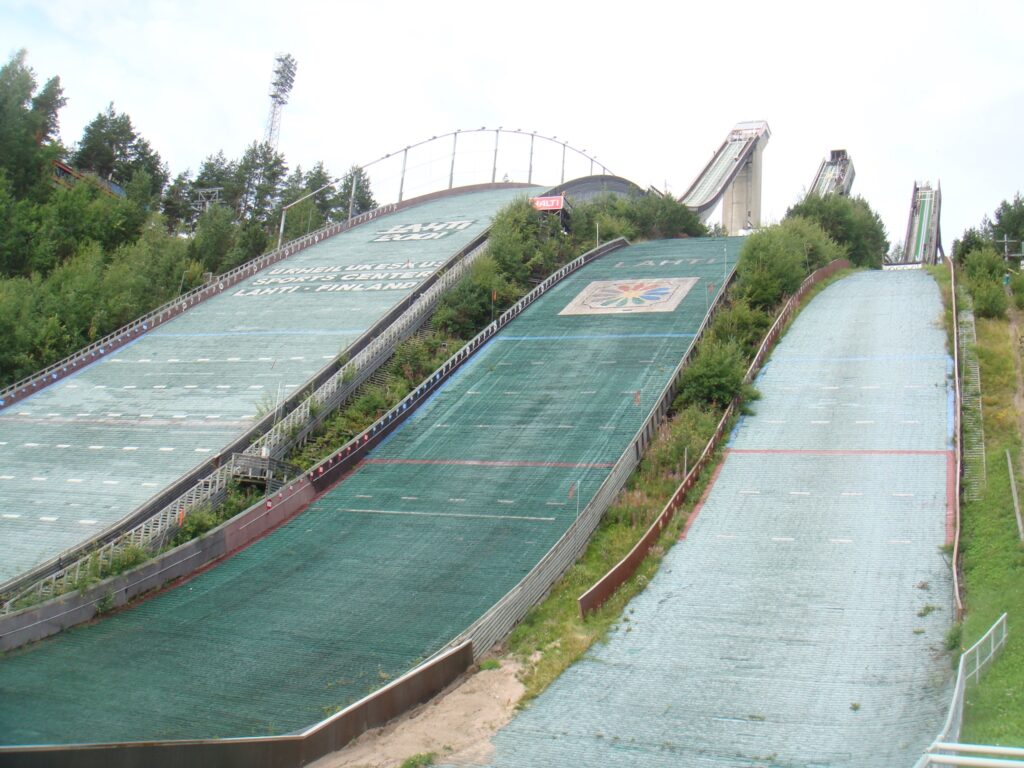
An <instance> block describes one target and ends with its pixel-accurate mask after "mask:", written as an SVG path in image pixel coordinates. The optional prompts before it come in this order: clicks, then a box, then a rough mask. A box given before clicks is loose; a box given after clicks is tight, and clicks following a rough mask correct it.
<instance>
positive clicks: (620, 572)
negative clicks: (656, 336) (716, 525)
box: [576, 259, 850, 616]
mask: <svg viewBox="0 0 1024 768" xmlns="http://www.w3.org/2000/svg"><path fill="white" fill-rule="evenodd" d="M849 266H850V262H849V261H847V260H846V259H838V260H836V261H833V262H831V263H830V264H827V265H826V266H824V267H821V268H819V269H818V270H816V271H815V272H813V273H811V274H810V275H808V276H807V277H806V278H805V279H804V281H803V283H801V285H800V287H799V288H798V289H797V291H796V293H794V294H793V295H792V296H791V297H790V298H789V301H787V302H786V305H785V306H784V307H783V308H782V310H781V311H780V312H779V314H778V316H777V317H776V318H775V322H774V323H772V326H771V328H769V329H768V332H767V333H765V336H764V339H763V340H762V341H761V345H760V346H759V347H758V350H757V352H756V353H755V355H754V358H753V360H751V362H750V365H749V367H748V368H747V371H746V374H745V375H744V377H743V381H744V383H747V384H749V383H750V382H751V381H753V379H754V374H755V373H756V372H757V370H758V369H759V368H760V367H761V364H762V363H763V362H764V359H765V358H766V357H767V356H768V353H769V351H771V348H772V345H773V344H774V343H775V341H776V340H777V339H778V337H779V335H780V334H781V332H782V327H783V326H784V325H785V323H786V322H788V320H789V318H790V317H792V315H793V313H794V312H795V311H796V308H797V306H798V305H799V302H800V301H801V300H802V299H803V297H804V296H805V295H806V294H807V292H808V291H809V290H810V289H811V288H812V287H813V286H814V285H816V284H817V283H819V282H821V281H822V280H824V279H826V278H828V277H831V276H832V275H833V274H835V273H836V272H838V271H839V270H840V269H845V268H847V267H849ZM734 271H735V270H734ZM723 295H724V291H723ZM709 319H710V315H709V316H708V317H706V318H705V319H704V322H705V323H707V322H708V320H709ZM703 327H704V326H703V325H702V326H701V330H702V331H703ZM698 338H700V336H699V335H698ZM694 346H696V344H695V345H694ZM684 362H685V358H684ZM737 407H738V400H733V402H731V403H730V404H729V406H728V407H727V408H726V409H725V413H723V414H722V418H721V419H719V421H718V425H717V426H716V427H715V431H714V433H713V434H712V435H711V437H710V438H709V439H708V442H707V444H706V445H705V446H704V450H703V451H702V452H701V455H700V458H698V459H697V461H696V462H695V463H694V465H693V467H692V468H691V469H690V471H689V472H687V474H686V477H684V478H683V480H682V482H681V483H680V484H679V486H678V487H677V488H676V490H675V492H674V493H673V494H672V496H671V498H669V500H668V502H667V503H666V504H665V506H664V508H663V509H662V511H661V514H659V515H658V516H657V517H656V518H655V519H654V522H652V523H651V525H650V526H649V527H648V528H647V531H646V532H645V533H644V535H643V536H641V537H640V540H639V541H637V543H636V544H634V545H633V547H632V549H630V551H629V552H628V553H627V554H626V556H625V557H623V558H622V559H621V560H619V562H618V563H616V564H615V565H614V566H612V567H611V568H610V569H609V570H608V572H607V573H605V575H604V576H602V577H601V578H600V579H598V580H597V581H596V582H595V583H594V584H593V585H592V586H591V587H590V589H588V590H587V591H586V592H584V593H583V594H582V595H580V596H579V598H577V601H576V602H577V605H578V606H579V609H580V615H581V616H586V614H587V613H589V612H591V611H596V610H597V609H598V608H600V607H601V606H602V605H603V604H604V603H605V602H606V601H607V600H608V598H610V597H611V596H612V595H614V594H615V592H616V590H618V588H619V587H621V586H622V585H623V584H625V583H626V581H628V580H629V579H630V578H631V577H632V576H633V574H634V573H635V572H636V569H637V568H638V567H639V566H640V563H642V562H643V560H644V558H645V557H646V556H647V553H648V552H649V551H650V550H651V548H652V547H653V546H654V544H655V543H656V542H657V540H658V536H659V535H660V534H661V531H662V530H664V528H665V526H666V525H668V523H669V521H670V520H671V519H672V517H673V516H674V515H675V513H676V512H677V511H678V509H679V507H680V506H682V503H683V499H684V498H685V497H686V494H687V492H689V490H690V489H691V488H692V487H693V486H694V484H696V482H697V478H698V477H699V476H700V473H701V471H703V469H704V467H705V465H706V464H707V462H708V461H709V460H710V458H711V456H712V455H713V453H714V451H715V448H716V447H717V446H718V442H719V441H720V440H721V438H722V437H723V435H724V434H725V427H726V424H728V422H729V419H731V418H732V416H733V414H734V413H735V412H736V408H737Z"/></svg>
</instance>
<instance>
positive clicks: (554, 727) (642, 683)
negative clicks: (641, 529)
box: [490, 271, 956, 768]
mask: <svg viewBox="0 0 1024 768" xmlns="http://www.w3.org/2000/svg"><path fill="white" fill-rule="evenodd" d="M942 311H943V310H942V303H941V300H940V297H939V290H938V287H937V285H936V284H935V281H934V280H933V279H932V278H931V277H930V276H929V275H927V274H926V273H922V272H920V271H907V272H891V273H883V272H871V273H860V274H856V275H853V276H851V277H848V278H846V279H844V280H842V281H840V282H838V283H836V284H833V285H831V286H830V287H828V288H827V289H826V290H825V291H823V292H822V293H821V294H820V295H819V296H818V297H816V298H815V299H814V300H813V301H812V302H811V303H810V304H809V305H808V307H807V308H806V309H805V310H804V311H803V312H802V313H801V314H800V315H799V316H798V317H797V319H796V321H795V322H794V323H793V325H792V327H791V329H790V331H789V332H788V334H787V335H786V337H785V338H784V339H783V340H782V342H781V343H780V344H779V346H778V347H777V348H776V350H775V352H774V354H773V356H772V358H771V361H770V362H769V364H768V365H767V367H766V368H764V369H763V370H762V374H761V376H760V377H759V380H758V381H757V387H758V389H759V390H760V392H761V394H762V399H760V400H758V401H757V402H756V403H754V404H753V407H754V409H755V411H756V415H754V416H747V417H746V418H744V419H743V421H742V422H741V423H740V424H739V426H738V427H737V429H736V430H735V432H734V435H733V438H732V441H731V445H730V448H729V450H728V453H727V456H726V458H725V461H724V464H723V466H722V468H721V471H720V474H718V476H717V477H716V478H715V479H713V480H712V486H711V489H710V492H709V495H708V497H707V499H706V500H705V503H704V504H703V507H702V509H700V511H699V514H698V515H697V517H696V519H695V521H694V522H693V524H692V526H691V527H690V529H689V532H688V534H687V536H686V538H685V540H683V541H682V542H681V543H680V544H677V545H676V546H675V547H674V548H673V549H672V550H671V551H670V552H669V553H668V554H667V556H666V557H665V559H664V561H663V563H662V565H661V568H660V570H659V571H658V573H657V575H656V576H655V578H654V579H653V580H652V581H651V583H650V585H649V586H648V587H647V589H646V590H645V591H644V592H643V593H641V594H640V595H638V596H637V597H636V598H635V599H634V600H633V601H632V602H631V603H630V604H629V605H628V606H627V607H626V609H625V615H624V617H623V620H622V621H621V622H620V623H619V625H618V626H617V627H616V628H614V629H613V630H612V632H611V634H610V637H609V639H608V641H607V642H606V643H599V644H596V645H595V646H594V647H593V648H592V649H591V650H590V651H589V652H588V653H587V655H586V656H585V657H584V659H583V660H582V661H580V662H578V663H577V664H575V665H574V666H572V667H570V668H569V669H568V670H567V671H566V672H565V673H564V674H563V675H562V676H561V677H560V678H559V679H558V680H556V681H555V682H554V683H553V684H552V685H551V687H550V688H549V689H548V690H547V691H546V692H545V693H544V694H542V695H541V696H540V697H539V698H538V699H537V700H535V701H534V702H532V703H531V705H530V707H529V708H527V709H526V710H525V711H523V712H522V713H520V714H519V715H518V716H517V717H516V718H515V719H514V720H513V721H512V722H511V723H510V724H509V725H508V726H507V727H506V728H504V729H503V730H502V731H500V732H499V733H498V734H497V736H496V737H495V738H494V745H495V748H496V751H495V753H494V756H493V758H492V759H491V762H490V764H491V765H493V766H496V767H497V766H501V767H502V768H504V767H506V766H510V767H511V766H515V768H528V767H530V766H549V765H601V766H665V767H666V768H667V767H669V766H671V767H672V768H674V767H675V766H680V765H685V766H688V767H692V768H723V767H724V766H729V767H730V768H738V767H739V766H752V765H765V766H767V765H778V766H782V765H786V766H789V765H793V766H796V765H799V766H831V767H833V768H837V767H839V766H851V767H852V766H856V767H857V768H864V767H865V766H877V767H878V768H891V767H892V766H897V765H907V766H909V765H912V764H914V762H915V761H916V760H917V758H918V757H920V755H921V753H922V751H923V750H924V749H925V748H927V747H928V745H929V744H930V743H931V741H932V739H933V738H934V736H935V734H936V733H937V732H938V731H939V729H940V728H941V726H942V722H943V720H944V717H945V709H946V707H947V706H948V702H949V693H950V687H951V683H952V670H951V668H950V664H949V658H948V656H947V655H946V653H945V652H944V650H943V648H944V635H945V633H946V631H947V629H948V628H949V626H950V624H951V623H952V621H953V619H954V616H953V601H952V583H951V573H950V569H949V564H948V563H947V562H946V559H945V557H944V556H943V554H942V552H941V551H940V548H941V547H942V546H943V544H944V543H945V542H947V540H948V537H949V535H950V531H949V527H948V526H949V522H948V515H950V513H951V509H952V507H951V505H952V503H953V500H952V498H951V496H952V493H953V491H952V488H953V487H954V479H955V478H954V473H955V471H956V470H955V460H954V458H953V456H954V455H953V452H952V448H951V437H952V429H953V426H952V425H953V411H952V407H953V406H952V402H953V400H952V397H953V395H952V393H951V392H950V390H949V379H948V378H947V376H948V374H949V372H950V370H951V366H952V361H951V360H950V358H949V357H948V355H947V353H946V349H945V334H944V332H943V330H942V328H943V326H942V322H941V318H942Z"/></svg>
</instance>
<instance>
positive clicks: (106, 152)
mask: <svg viewBox="0 0 1024 768" xmlns="http://www.w3.org/2000/svg"><path fill="white" fill-rule="evenodd" d="M66 102H67V99H66V97H65V95H64V91H63V88H62V86H61V82H60V78H59V77H57V76H54V77H51V78H49V79H47V80H46V81H45V82H43V83H42V84H40V79H39V78H38V77H37V75H36V73H35V71H34V70H33V69H32V68H31V67H30V66H29V64H28V55H27V52H26V51H24V50H21V51H18V52H17V53H15V54H14V55H13V56H12V57H11V59H10V60H9V61H8V62H7V63H6V64H5V65H3V67H2V68H0V338H3V339H4V342H5V343H4V344H3V345H0V386H4V385H7V384H10V383H12V382H14V381H17V380H18V379H20V378H23V377H24V376H27V375H29V374H31V373H32V372H34V371H36V370H39V369H40V368H43V367H45V366H46V365H49V364H50V363H53V362H55V361H57V360H60V359H61V358H63V357H65V356H67V355H68V354H70V353H72V352H73V351H75V350H76V349H78V348H80V347H82V346H85V345H86V344H89V343H90V342H92V341H94V340H96V339H98V338H101V337H103V336H105V335H106V334H108V333H110V332H111V331H114V330H116V329H117V328H119V327H120V326H121V325H123V324H125V323H126V322H128V321H129V320H131V319H133V318H135V317H137V316H139V315H140V314H143V313H145V312H147V311H148V310H150V309H153V308H155V307H157V306H159V305H160V304H162V303H164V302H166V301H169V300H170V299H173V298H174V297H175V296H177V295H179V294H180V293H182V292H185V291H188V290H189V289H191V288H193V287H196V286H198V285H200V284H201V283H202V282H203V281H204V279H205V277H206V275H207V274H209V273H213V274H217V273H220V272H224V271H226V270H228V269H231V268H232V267H234V266H236V265H238V264H241V263H243V262H244V261H247V260H248V259H250V258H253V257H254V256H258V255H259V254H261V253H263V252H265V251H266V250H268V248H269V247H271V246H272V245H273V244H274V243H275V242H276V238H277V228H278V222H279V220H280V216H281V210H282V208H283V207H284V206H286V205H288V204H289V203H291V202H294V201H296V200H299V199H300V198H303V197H304V196H306V195H307V194H309V193H312V192H317V191H318V190H319V192H317V194H315V195H312V196H311V197H309V198H308V199H307V200H304V201H303V202H301V203H298V204H297V205H295V206H293V207H291V208H290V210H289V211H288V216H287V219H286V227H285V233H284V235H285V238H286V239H292V238H295V237H298V236H300V235H302V234H305V233H306V232H309V231H312V230H314V229H317V228H319V227H321V226H323V225H324V224H326V223H328V222H332V221H340V220H343V219H345V218H347V217H348V215H349V206H350V197H351V189H352V184H353V182H354V183H355V184H356V195H355V200H354V203H355V204H354V207H353V213H354V214H355V213H361V212H363V211H366V210H371V209H372V208H374V207H376V203H375V201H374V199H373V194H372V191H371V189H370V184H369V180H368V179H367V178H366V175H365V173H364V172H363V171H362V169H360V168H358V167H356V166H353V167H352V168H350V169H349V171H348V172H347V174H346V175H345V177H344V179H342V180H341V182H342V183H340V184H334V186H330V185H331V184H332V182H334V181H335V176H334V175H333V174H331V172H330V171H329V170H328V169H327V168H326V167H325V166H324V164H323V163H322V162H318V163H316V164H315V165H314V166H313V167H312V168H310V169H309V170H303V169H302V168H301V167H298V166H296V167H295V168H294V169H289V166H288V163H287V161H286V159H285V157H284V155H282V154H281V153H279V152H277V151H275V150H274V149H273V148H271V147H270V146H269V145H267V144H265V143H263V142H260V141H254V142H253V143H252V144H250V145H249V146H248V147H247V148H246V149H245V151H244V152H243V153H242V156H241V157H239V158H237V159H229V158H228V156H227V155H225V153H224V152H223V151H217V152H214V153H212V154H210V155H208V156H207V157H206V159H205V160H203V162H202V163H201V164H200V166H199V168H198V169H197V171H196V172H195V173H194V174H193V173H192V171H191V170H185V171H182V172H180V173H178V174H176V175H174V176H172V174H171V171H170V169H169V168H168V167H167V164H166V163H165V162H164V161H163V159H162V158H161V156H160V153H159V151H158V150H157V148H155V147H153V146H152V144H151V143H150V142H149V141H148V140H147V139H146V138H145V136H143V135H142V133H141V132H140V131H139V129H138V127H137V126H136V125H134V124H133V122H132V119H131V117H130V116H129V115H128V114H126V113H124V112H118V111H117V108H116V106H115V104H114V103H113V102H111V103H109V104H108V105H107V106H106V107H105V108H104V109H103V110H102V111H100V112H99V113H97V115H96V117H95V118H94V119H93V120H92V121H90V122H89V124H88V125H86V126H85V128H84V129H83V131H82V135H81V136H80V137H79V138H78V140H77V141H75V142H74V143H73V144H71V145H70V146H68V145H65V144H64V143H63V142H62V140H61V136H60V130H59V125H60V122H59V118H60V110H61V108H62V107H64V105H65V104H66ZM55 163H63V164H65V165H66V166H70V169H71V170H72V171H73V172H74V175H69V174H68V173H66V172H64V173H58V166H56V165H55ZM218 187H219V188H220V189H219V190H218V191H217V192H216V193H215V194H214V193H209V192H207V194H204V193H203V191H204V190H207V191H209V190H211V189H214V188H218Z"/></svg>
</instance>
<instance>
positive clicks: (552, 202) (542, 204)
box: [530, 195, 565, 211]
mask: <svg viewBox="0 0 1024 768" xmlns="http://www.w3.org/2000/svg"><path fill="white" fill-rule="evenodd" d="M530 205H532V206H533V207H534V208H535V209H537V210H538V211H560V210H562V208H563V206H564V205H565V198H564V197H562V196H561V195H555V196H552V197H531V198H530Z"/></svg>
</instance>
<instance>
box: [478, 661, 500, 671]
mask: <svg viewBox="0 0 1024 768" xmlns="http://www.w3.org/2000/svg"><path fill="white" fill-rule="evenodd" d="M487 669H501V662H500V661H498V660H497V659H484V660H483V661H481V662H480V671H481V672H483V671H484V670H487Z"/></svg>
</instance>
